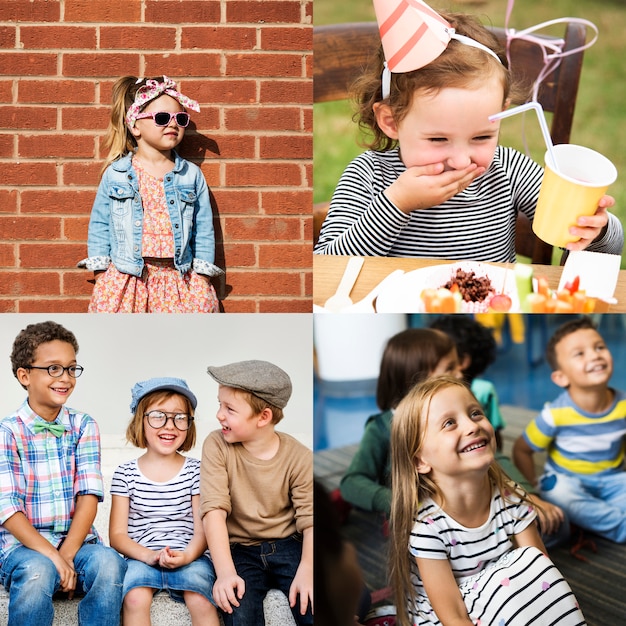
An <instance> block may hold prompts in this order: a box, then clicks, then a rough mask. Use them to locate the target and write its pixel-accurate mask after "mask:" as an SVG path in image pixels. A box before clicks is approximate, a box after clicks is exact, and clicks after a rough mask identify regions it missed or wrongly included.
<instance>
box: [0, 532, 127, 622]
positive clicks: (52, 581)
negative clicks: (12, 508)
mask: <svg viewBox="0 0 626 626" xmlns="http://www.w3.org/2000/svg"><path fill="white" fill-rule="evenodd" d="M74 569H75V570H76V573H77V583H76V592H77V593H80V594H84V597H83V598H82V599H81V601H80V603H79V605H78V623H79V624H80V625H81V626H118V625H119V623H120V611H121V608H122V582H123V580H124V573H125V571H126V562H125V561H124V559H123V558H122V557H121V556H120V555H119V554H118V553H117V552H115V550H113V549H112V548H108V547H106V546H104V545H103V544H100V543H85V544H83V546H82V547H81V548H80V550H79V551H78V552H77V553H76V556H75V557H74ZM60 580H61V579H60V577H59V573H58V572H57V570H56V567H55V566H54V564H53V563H52V561H51V560H50V559H49V558H48V557H46V556H44V555H43V554H40V553H39V552H36V551H35V550H31V549H30V548H26V547H24V546H19V547H18V548H15V549H14V550H12V551H11V552H10V553H9V555H8V557H7V558H6V559H5V560H4V562H3V563H2V566H1V567H0V582H1V583H2V585H3V586H4V588H5V589H6V590H7V591H8V592H9V622H8V626H52V620H53V619H54V609H53V607H52V596H53V595H54V593H55V592H56V591H58V590H59V585H60Z"/></svg>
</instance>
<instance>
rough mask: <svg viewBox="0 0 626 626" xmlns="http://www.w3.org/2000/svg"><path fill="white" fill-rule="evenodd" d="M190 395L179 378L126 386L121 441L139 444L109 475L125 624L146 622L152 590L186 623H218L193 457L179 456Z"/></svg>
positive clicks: (188, 427)
mask: <svg viewBox="0 0 626 626" xmlns="http://www.w3.org/2000/svg"><path fill="white" fill-rule="evenodd" d="M196 406H197V400H196V396H195V395H194V394H193V393H192V391H191V390H190V389H189V387H188V386H187V383H186V382H185V381H184V380H182V379H180V378H167V377H166V378H151V379H149V380H146V381H142V382H139V383H137V384H136V385H135V386H134V387H133V389H132V400H131V404H130V409H131V411H132V412H133V417H132V419H131V421H130V424H129V425H128V428H127V430H126V438H127V440H128V441H129V442H130V443H131V444H133V445H134V446H137V447H138V448H143V449H145V451H146V452H145V453H144V454H143V455H142V456H141V457H139V458H138V459H135V460H133V461H128V462H127V463H123V464H122V465H120V466H119V467H118V468H117V469H116V470H115V473H114V474H113V481H112V485H111V494H112V504H111V519H110V524H109V539H110V542H111V546H112V547H113V548H115V549H116V550H118V551H119V552H120V553H121V554H122V555H123V556H125V557H126V560H127V562H128V570H127V573H126V576H125V578H124V588H123V597H124V604H123V618H124V623H125V624H150V605H151V603H152V597H153V595H154V594H155V593H156V592H158V591H167V592H168V593H169V595H170V596H171V597H172V598H173V599H174V600H176V601H178V602H184V603H185V604H186V605H187V608H188V609H189V613H190V615H191V621H192V624H193V626H219V617H218V614H217V609H216V608H215V606H214V602H213V595H212V590H213V583H214V582H215V570H214V569H213V564H212V562H211V560H210V558H209V555H208V551H207V544H206V539H205V536H204V532H203V529H202V523H201V521H200V518H199V517H198V501H199V498H200V496H199V494H200V462H199V461H198V460H197V459H192V458H189V457H186V456H184V455H183V454H181V453H182V452H187V451H188V450H190V449H191V448H192V447H193V446H194V444H195V440H196V429H195V424H194V411H195V408H196Z"/></svg>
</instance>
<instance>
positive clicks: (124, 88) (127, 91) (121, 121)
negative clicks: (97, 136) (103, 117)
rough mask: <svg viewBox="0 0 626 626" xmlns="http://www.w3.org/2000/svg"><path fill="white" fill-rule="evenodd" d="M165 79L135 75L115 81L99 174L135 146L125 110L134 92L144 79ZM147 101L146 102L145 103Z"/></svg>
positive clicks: (143, 83) (132, 100) (143, 84)
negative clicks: (104, 154) (104, 153)
mask: <svg viewBox="0 0 626 626" xmlns="http://www.w3.org/2000/svg"><path fill="white" fill-rule="evenodd" d="M148 80H156V81H159V82H161V81H163V80H165V77H164V76H154V77H152V78H150V77H148V78H143V79H141V80H138V79H137V77H136V76H122V78H120V79H118V80H116V81H115V83H114V84H113V90H112V92H111V117H110V119H109V125H108V127H107V131H106V135H105V136H104V147H105V149H107V150H108V151H109V154H108V155H107V158H106V161H105V162H104V165H103V166H102V170H101V172H100V174H103V173H104V171H105V170H106V168H107V167H109V165H111V163H113V161H117V159H120V158H121V157H123V156H124V155H126V154H128V153H129V152H132V151H133V150H134V149H135V148H136V147H137V140H136V139H135V137H134V136H133V134H132V133H131V132H130V130H129V128H128V127H127V126H126V112H127V111H128V109H129V108H130V106H131V104H132V103H133V102H134V101H135V94H136V93H137V90H138V89H139V88H140V87H143V86H145V84H146V81H148ZM147 104H148V103H146V105H147Z"/></svg>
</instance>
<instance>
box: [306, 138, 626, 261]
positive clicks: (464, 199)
mask: <svg viewBox="0 0 626 626" xmlns="http://www.w3.org/2000/svg"><path fill="white" fill-rule="evenodd" d="M404 171H406V167H405V165H404V163H403V162H402V159H401V158H400V155H399V151H398V149H397V148H396V149H393V150H389V151H387V152H375V151H372V150H369V151H367V152H364V153H363V154H361V155H359V156H358V157H357V158H356V159H354V160H353V161H352V163H350V165H348V167H347V168H346V170H345V171H344V173H343V175H342V176H341V179H340V180H339V183H338V185H337V188H336V190H335V193H334V194H333V198H332V200H331V203H330V208H329V211H328V215H327V217H326V220H325V221H324V224H323V226H322V230H321V232H320V236H319V241H318V243H317V245H316V247H315V252H316V253H317V254H346V255H363V256H390V257H432V258H439V259H459V260H473V261H491V262H505V263H510V262H513V261H515V222H516V219H517V214H518V212H521V213H524V214H525V215H527V216H528V218H529V219H530V220H531V221H532V219H533V216H534V214H535V206H536V204H537V198H538V195H539V188H540V187H541V181H542V179H543V168H542V167H541V166H540V165H539V164H537V163H535V161H533V160H532V159H530V158H529V157H527V156H526V155H524V154H522V153H521V152H519V151H517V150H515V149H513V148H506V147H503V146H498V147H497V148H496V151H495V154H494V157H493V160H492V162H491V165H490V166H489V169H488V170H487V171H486V172H485V173H484V174H482V175H481V176H479V177H478V178H477V179H475V180H474V181H472V183H471V184H470V185H469V186H468V187H467V189H465V190H464V191H462V192H461V193H459V194H457V195H456V196H454V197H452V198H450V199H449V200H447V201H446V202H444V203H443V204H440V205H438V206H434V207H430V208H427V209H423V210H416V211H412V212H411V213H410V214H408V215H407V214H406V213H404V212H403V211H400V209H398V208H397V207H396V206H395V205H394V204H393V203H392V202H391V201H390V200H389V199H388V198H387V197H386V195H385V194H384V191H385V190H386V189H387V188H388V187H389V186H390V185H391V184H392V183H393V182H395V181H396V180H397V179H398V177H399V176H400V174H402V173H403V172H404ZM622 245H623V230H622V227H621V224H620V222H619V220H618V219H617V218H616V217H615V216H614V215H610V214H609V226H608V229H607V232H606V234H605V236H604V237H602V238H601V239H600V240H599V241H597V242H594V243H593V244H592V245H590V246H589V247H588V248H587V249H588V250H590V251H595V252H606V253H610V254H621V250H622Z"/></svg>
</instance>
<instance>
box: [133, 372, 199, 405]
mask: <svg viewBox="0 0 626 626" xmlns="http://www.w3.org/2000/svg"><path fill="white" fill-rule="evenodd" d="M161 390H164V391H175V392H176V393H179V394H180V395H181V396H185V397H186V398H188V399H189V402H191V406H192V408H193V409H194V411H195V409H196V406H197V405H198V400H197V399H196V396H195V395H194V394H193V393H192V392H191V389H189V386H188V385H187V383H186V382H185V381H184V380H183V379H182V378H169V377H167V376H165V377H163V378H150V379H149V380H144V381H142V382H140V383H137V384H136V385H135V386H134V387H133V389H132V391H131V394H132V400H131V402H130V410H131V411H132V412H133V413H134V412H135V411H136V410H137V405H138V404H139V400H141V399H142V398H143V397H145V396H147V395H148V394H149V393H152V392H153V391H161Z"/></svg>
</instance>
